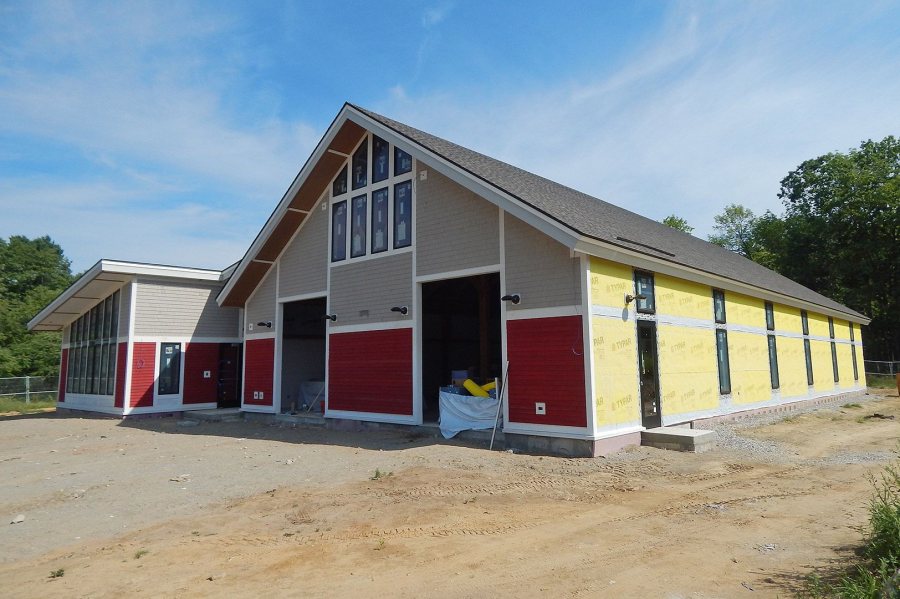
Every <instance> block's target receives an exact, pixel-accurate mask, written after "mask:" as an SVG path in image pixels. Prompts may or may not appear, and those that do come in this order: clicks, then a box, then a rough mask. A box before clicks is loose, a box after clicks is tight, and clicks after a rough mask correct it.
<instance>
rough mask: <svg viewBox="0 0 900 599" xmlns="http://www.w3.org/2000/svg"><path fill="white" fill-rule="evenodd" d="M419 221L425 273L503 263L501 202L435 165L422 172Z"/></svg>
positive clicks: (420, 266)
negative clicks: (492, 200) (424, 174)
mask: <svg viewBox="0 0 900 599" xmlns="http://www.w3.org/2000/svg"><path fill="white" fill-rule="evenodd" d="M420 170H422V169H420ZM426 170H427V169H426ZM416 226H417V227H418V229H417V232H416V271H417V274H419V275H429V274H435V273H441V272H448V271H454V270H463V269H467V268H475V267H479V266H489V265H491V264H499V263H500V217H499V210H498V208H497V206H495V205H493V204H491V203H490V202H488V201H487V200H485V199H483V198H480V197H479V196H477V195H475V194H474V193H472V192H471V191H469V190H467V189H465V188H463V187H462V186H460V185H458V184H457V183H454V182H453V181H451V180H450V179H448V178H447V177H445V176H443V175H441V174H440V173H438V172H437V171H436V170H433V169H430V170H428V178H427V179H426V180H425V181H421V180H419V178H418V177H416Z"/></svg>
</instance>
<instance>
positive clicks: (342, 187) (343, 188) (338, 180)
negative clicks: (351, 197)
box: [331, 164, 347, 197]
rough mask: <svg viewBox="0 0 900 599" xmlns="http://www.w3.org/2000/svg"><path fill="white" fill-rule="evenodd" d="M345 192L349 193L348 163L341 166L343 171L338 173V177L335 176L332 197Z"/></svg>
mask: <svg viewBox="0 0 900 599" xmlns="http://www.w3.org/2000/svg"><path fill="white" fill-rule="evenodd" d="M345 193H347V165H346V164H345V165H344V166H343V167H342V168H341V172H339V173H338V175H337V177H335V178H334V181H333V182H332V184H331V195H332V197H337V196H339V195H343V194H345Z"/></svg>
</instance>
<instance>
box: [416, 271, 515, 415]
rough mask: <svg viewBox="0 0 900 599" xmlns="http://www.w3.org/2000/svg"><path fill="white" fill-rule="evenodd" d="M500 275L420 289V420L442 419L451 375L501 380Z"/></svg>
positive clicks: (452, 280) (465, 279)
mask: <svg viewBox="0 0 900 599" xmlns="http://www.w3.org/2000/svg"><path fill="white" fill-rule="evenodd" d="M501 359H502V357H501V347H500V275H499V274H496V273H492V274H486V275H478V276H473V277H462V278H459V279H446V280H443V281H435V282H432V283H423V284H422V420H423V421H424V422H435V421H437V420H438V417H439V415H440V414H439V403H438V394H439V390H440V387H442V386H444V385H449V384H450V383H451V376H452V373H453V372H459V371H465V372H466V373H467V377H470V378H472V379H474V380H475V381H476V382H478V383H485V382H488V381H491V380H493V379H494V377H500V376H501V364H500V362H501Z"/></svg>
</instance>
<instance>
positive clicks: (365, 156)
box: [351, 139, 369, 189]
mask: <svg viewBox="0 0 900 599" xmlns="http://www.w3.org/2000/svg"><path fill="white" fill-rule="evenodd" d="M352 162H353V165H352V168H351V170H352V172H351V179H352V187H353V189H359V188H360V187H365V186H366V184H367V183H368V182H369V140H368V139H366V140H365V141H363V142H362V144H360V146H359V148H358V149H357V150H356V152H354V153H353V160H352Z"/></svg>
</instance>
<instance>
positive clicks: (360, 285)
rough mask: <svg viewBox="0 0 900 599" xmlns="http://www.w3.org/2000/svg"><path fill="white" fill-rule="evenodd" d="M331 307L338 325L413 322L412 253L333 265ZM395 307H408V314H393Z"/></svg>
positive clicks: (329, 301)
mask: <svg viewBox="0 0 900 599" xmlns="http://www.w3.org/2000/svg"><path fill="white" fill-rule="evenodd" d="M328 306H329V310H330V311H331V313H332V314H337V317H338V319H337V322H336V323H334V324H335V325H337V326H340V325H346V324H365V323H374V322H394V321H398V320H410V319H411V318H412V316H413V313H412V253H411V252H406V253H403V254H394V255H392V256H383V257H378V258H373V259H371V260H363V261H362V262H351V263H349V264H343V265H338V266H332V268H331V289H330V294H329V297H328ZM393 306H408V307H409V314H408V315H407V316H402V315H401V314H399V313H398V312H391V308H392V307H393Z"/></svg>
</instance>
